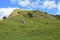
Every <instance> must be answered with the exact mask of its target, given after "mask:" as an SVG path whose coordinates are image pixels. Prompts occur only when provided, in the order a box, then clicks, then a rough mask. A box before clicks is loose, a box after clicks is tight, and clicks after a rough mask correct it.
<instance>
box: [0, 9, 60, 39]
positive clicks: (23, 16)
mask: <svg viewBox="0 0 60 40" xmlns="http://www.w3.org/2000/svg"><path fill="white" fill-rule="evenodd" d="M0 40H60V20H59V19H57V18H56V17H54V16H52V15H50V14H47V13H46V12H42V11H39V10H29V11H27V10H20V9H15V10H14V11H13V12H12V14H11V15H9V17H8V18H6V19H4V20H2V21H0Z"/></svg>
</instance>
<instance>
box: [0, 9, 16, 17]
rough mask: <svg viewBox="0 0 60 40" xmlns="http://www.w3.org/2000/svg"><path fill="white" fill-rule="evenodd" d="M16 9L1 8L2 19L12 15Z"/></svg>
mask: <svg viewBox="0 0 60 40" xmlns="http://www.w3.org/2000/svg"><path fill="white" fill-rule="evenodd" d="M14 9H16V8H0V14H1V15H0V17H3V16H8V15H10V14H11V13H12V12H13V10H14Z"/></svg>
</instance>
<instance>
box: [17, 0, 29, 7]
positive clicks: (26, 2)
mask: <svg viewBox="0 0 60 40" xmlns="http://www.w3.org/2000/svg"><path fill="white" fill-rule="evenodd" d="M18 4H19V5H21V6H23V7H26V6H28V5H29V4H30V1H29V0H25V1H19V2H18Z"/></svg>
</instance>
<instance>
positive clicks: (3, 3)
mask: <svg viewBox="0 0 60 40" xmlns="http://www.w3.org/2000/svg"><path fill="white" fill-rule="evenodd" d="M16 8H20V9H24V10H40V11H43V12H47V13H49V14H53V15H56V14H60V0H0V18H2V17H3V16H8V15H10V14H11V13H12V12H13V10H14V9H16Z"/></svg>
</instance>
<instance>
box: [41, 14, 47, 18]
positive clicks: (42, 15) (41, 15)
mask: <svg viewBox="0 0 60 40" xmlns="http://www.w3.org/2000/svg"><path fill="white" fill-rule="evenodd" d="M40 17H44V18H48V17H47V16H45V15H40Z"/></svg>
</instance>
